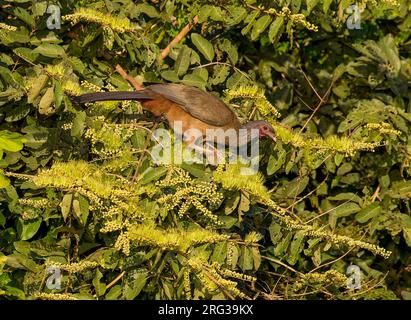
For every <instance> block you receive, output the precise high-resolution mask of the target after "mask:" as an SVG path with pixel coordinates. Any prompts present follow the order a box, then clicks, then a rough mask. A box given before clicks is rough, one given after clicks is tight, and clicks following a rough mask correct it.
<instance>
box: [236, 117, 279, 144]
mask: <svg viewBox="0 0 411 320" xmlns="http://www.w3.org/2000/svg"><path fill="white" fill-rule="evenodd" d="M243 127H245V128H247V129H258V132H259V136H260V138H264V137H269V138H271V139H273V140H274V141H277V137H276V136H275V132H274V129H273V127H272V126H271V124H269V123H268V122H267V121H263V120H258V121H249V122H247V123H246V124H245V125H244V126H243Z"/></svg>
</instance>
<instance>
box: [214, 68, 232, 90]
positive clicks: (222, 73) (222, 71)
mask: <svg viewBox="0 0 411 320" xmlns="http://www.w3.org/2000/svg"><path fill="white" fill-rule="evenodd" d="M229 73H230V67H229V66H226V65H215V66H214V67H213V77H212V78H211V83H212V84H213V85H217V84H219V83H222V82H224V81H225V79H226V78H227V77H228V75H229Z"/></svg>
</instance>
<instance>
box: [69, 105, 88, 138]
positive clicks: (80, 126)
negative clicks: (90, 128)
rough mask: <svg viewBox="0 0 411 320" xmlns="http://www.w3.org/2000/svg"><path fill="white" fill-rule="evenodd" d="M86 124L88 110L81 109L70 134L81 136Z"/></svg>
mask: <svg viewBox="0 0 411 320" xmlns="http://www.w3.org/2000/svg"><path fill="white" fill-rule="evenodd" d="M85 126H86V112H85V111H79V112H77V113H76V116H75V117H74V120H73V126H72V127H71V131H70V135H71V136H72V137H76V138H80V137H81V135H82V134H83V131H84V128H85Z"/></svg>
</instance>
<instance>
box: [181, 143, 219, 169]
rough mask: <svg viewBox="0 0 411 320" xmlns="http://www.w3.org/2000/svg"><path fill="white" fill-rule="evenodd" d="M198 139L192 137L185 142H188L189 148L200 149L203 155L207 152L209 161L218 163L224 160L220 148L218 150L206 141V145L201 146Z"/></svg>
mask: <svg viewBox="0 0 411 320" xmlns="http://www.w3.org/2000/svg"><path fill="white" fill-rule="evenodd" d="M196 141H197V138H196V137H190V139H187V140H186V141H185V142H186V143H187V145H188V147H189V148H191V149H193V150H196V151H199V152H200V153H201V155H203V154H205V155H206V157H207V161H209V162H210V163H211V164H213V165H216V164H219V163H221V162H222V161H221V160H222V159H223V155H222V153H221V152H220V151H219V150H217V149H216V148H215V147H214V146H212V145H211V144H210V143H208V142H206V143H205V144H204V146H199V145H197V144H196Z"/></svg>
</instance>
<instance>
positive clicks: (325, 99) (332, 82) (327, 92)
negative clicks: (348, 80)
mask: <svg viewBox="0 0 411 320" xmlns="http://www.w3.org/2000/svg"><path fill="white" fill-rule="evenodd" d="M301 72H302V73H303V75H304V77H305V79H306V80H307V82H308V84H309V86H310V87H311V89H312V90H313V91H314V93H315V94H316V96H317V97H318V99H320V102H319V103H318V104H317V106H316V107H315V109H314V111H313V112H312V113H311V115H310V117H309V118H308V119H307V121H306V122H305V123H304V126H303V127H302V128H301V130H300V133H301V132H303V131H304V129H305V128H306V127H307V125H308V123H309V122H310V121H311V119H312V118H313V117H314V115H315V114H316V112H317V111H318V109H320V107H321V106H322V105H323V104H324V103H326V102H327V98H328V96H329V95H330V92H331V88H332V86H333V85H334V81H335V79H334V77H333V78H332V80H331V84H330V86H329V87H328V89H327V91H326V92H325V94H324V96H323V97H321V96H320V95H319V94H318V92H317V90H315V88H314V86H313V85H312V83H311V81H310V79H308V77H307V75H306V74H305V73H304V71H302V70H301Z"/></svg>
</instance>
